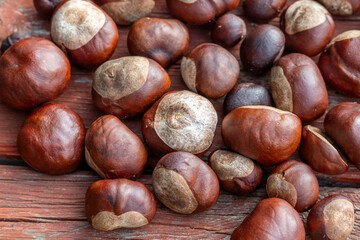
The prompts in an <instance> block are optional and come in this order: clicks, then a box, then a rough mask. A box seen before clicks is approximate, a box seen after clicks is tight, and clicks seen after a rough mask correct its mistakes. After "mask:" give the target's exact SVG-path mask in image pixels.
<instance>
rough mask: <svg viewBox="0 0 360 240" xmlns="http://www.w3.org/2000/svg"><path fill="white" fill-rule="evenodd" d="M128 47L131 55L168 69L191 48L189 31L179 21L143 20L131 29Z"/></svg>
mask: <svg viewBox="0 0 360 240" xmlns="http://www.w3.org/2000/svg"><path fill="white" fill-rule="evenodd" d="M127 46H128V49H129V52H130V53H131V55H137V56H144V57H148V58H151V59H153V60H155V61H156V62H158V63H159V64H160V65H161V66H163V67H167V66H168V65H169V64H171V63H175V62H176V61H177V60H178V59H180V58H181V57H182V56H183V54H184V52H185V51H186V49H187V48H188V46H189V31H188V29H187V27H186V26H185V25H184V24H183V23H182V22H180V21H179V20H177V19H161V18H141V19H139V20H137V21H136V22H135V23H134V24H133V25H132V26H131V28H130V31H129V34H128V38H127Z"/></svg>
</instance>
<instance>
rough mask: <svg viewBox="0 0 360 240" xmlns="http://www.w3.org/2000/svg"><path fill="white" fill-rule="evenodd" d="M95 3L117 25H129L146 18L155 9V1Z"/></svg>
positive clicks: (105, 1)
mask: <svg viewBox="0 0 360 240" xmlns="http://www.w3.org/2000/svg"><path fill="white" fill-rule="evenodd" d="M95 3H96V4H97V5H99V6H100V7H101V8H102V9H103V10H104V11H105V12H106V13H107V14H109V16H110V17H112V19H113V20H114V21H115V23H116V24H119V25H130V24H132V23H133V22H135V21H136V20H138V19H140V18H143V17H147V16H149V15H150V13H151V11H152V10H153V9H154V7H155V0H127V1H124V0H95Z"/></svg>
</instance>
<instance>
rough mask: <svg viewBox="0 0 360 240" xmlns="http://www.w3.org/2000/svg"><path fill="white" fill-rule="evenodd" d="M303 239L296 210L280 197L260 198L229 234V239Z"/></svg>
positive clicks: (303, 235)
mask: <svg viewBox="0 0 360 240" xmlns="http://www.w3.org/2000/svg"><path fill="white" fill-rule="evenodd" d="M253 239H267V240H289V239H294V240H304V239H305V228H304V224H303V222H302V220H301V217H300V215H299V213H298V212H296V210H295V209H294V208H293V207H292V206H291V205H290V204H289V203H287V202H286V201H284V200H282V199H280V198H269V199H265V200H262V201H261V202H260V203H259V204H258V205H257V206H256V207H255V209H254V210H253V211H252V212H251V213H250V215H248V216H247V217H246V218H245V219H244V221H243V222H242V223H241V224H240V226H238V227H237V228H236V229H235V230H234V232H233V233H232V234H231V240H253Z"/></svg>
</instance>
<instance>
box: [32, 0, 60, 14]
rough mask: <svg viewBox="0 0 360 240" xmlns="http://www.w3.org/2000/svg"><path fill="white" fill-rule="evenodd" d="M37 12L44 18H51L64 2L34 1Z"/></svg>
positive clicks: (50, 0)
mask: <svg viewBox="0 0 360 240" xmlns="http://www.w3.org/2000/svg"><path fill="white" fill-rule="evenodd" d="M33 1H34V7H35V9H36V11H37V12H38V13H39V14H40V15H41V16H43V17H46V18H50V17H51V15H52V14H53V12H54V10H55V8H56V7H57V6H58V5H59V4H60V3H61V2H62V1H63V0H33Z"/></svg>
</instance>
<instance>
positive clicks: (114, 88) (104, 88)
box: [93, 56, 150, 100]
mask: <svg viewBox="0 0 360 240" xmlns="http://www.w3.org/2000/svg"><path fill="white" fill-rule="evenodd" d="M149 67H150V63H149V60H148V59H147V58H145V57H137V56H130V57H122V58H118V59H115V60H111V61H107V62H105V63H104V64H102V65H101V66H100V67H99V68H98V69H97V70H96V72H95V75H94V81H93V88H94V90H95V91H96V92H97V93H98V94H99V95H101V96H102V97H104V98H108V99H111V100H118V99H120V98H122V97H125V96H128V95H130V94H132V93H134V92H136V91H137V90H139V89H140V88H141V87H142V86H144V84H145V82H146V80H147V78H148V75H149Z"/></svg>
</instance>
